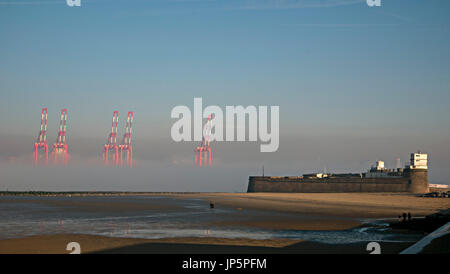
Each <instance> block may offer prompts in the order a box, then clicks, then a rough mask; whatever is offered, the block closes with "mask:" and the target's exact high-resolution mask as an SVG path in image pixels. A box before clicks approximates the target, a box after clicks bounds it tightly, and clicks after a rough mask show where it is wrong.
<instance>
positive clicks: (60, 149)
mask: <svg viewBox="0 0 450 274" xmlns="http://www.w3.org/2000/svg"><path fill="white" fill-rule="evenodd" d="M66 125H67V109H65V108H64V109H62V110H61V120H60V123H59V132H58V137H57V138H56V142H55V143H54V144H53V162H54V163H57V160H58V158H59V157H58V156H61V158H62V163H63V164H65V165H67V143H66Z"/></svg>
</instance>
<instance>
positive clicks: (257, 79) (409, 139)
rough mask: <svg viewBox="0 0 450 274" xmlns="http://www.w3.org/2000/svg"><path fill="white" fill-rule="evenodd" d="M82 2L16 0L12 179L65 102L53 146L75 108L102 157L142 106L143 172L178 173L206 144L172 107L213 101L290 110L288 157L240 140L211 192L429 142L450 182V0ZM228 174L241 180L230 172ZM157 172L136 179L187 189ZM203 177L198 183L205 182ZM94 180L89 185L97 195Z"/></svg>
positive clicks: (9, 4)
mask: <svg viewBox="0 0 450 274" xmlns="http://www.w3.org/2000/svg"><path fill="white" fill-rule="evenodd" d="M81 4H82V6H81V7H72V8H71V7H68V6H67V5H66V4H65V1H64V0H54V1H53V0H48V1H39V0H36V1H33V0H23V1H22V0H14V1H11V0H0V107H1V109H0V114H1V116H0V127H1V128H2V131H1V132H0V147H1V148H0V157H1V158H2V159H3V163H2V164H1V166H2V167H0V168H3V169H4V170H10V169H11V163H8V160H7V159H10V158H11V157H14V158H20V157H25V156H26V155H28V154H29V150H30V147H31V144H32V143H33V140H34V139H35V138H36V137H37V132H38V129H39V115H40V109H41V108H42V107H44V106H46V107H48V108H49V132H48V138H49V140H50V141H51V142H53V139H55V138H56V127H57V123H58V121H57V116H58V112H59V110H60V109H61V108H63V107H67V108H68V109H69V125H68V134H69V136H68V140H69V145H70V146H71V154H72V155H73V157H74V158H76V157H78V158H79V159H80V162H82V161H87V160H83V159H88V158H89V159H90V157H97V156H98V153H97V152H96V151H95V150H96V148H97V147H99V149H98V150H99V151H101V144H102V142H105V141H106V136H107V134H108V131H109V130H110V119H111V115H112V111H113V110H115V109H118V110H119V112H120V113H121V119H122V120H121V123H122V124H121V125H122V126H123V121H124V119H125V118H124V117H125V114H126V112H127V111H128V110H133V111H134V112H135V125H136V128H135V130H136V131H135V133H136V134H135V140H134V141H135V145H136V147H139V149H138V151H137V152H136V157H137V160H138V161H139V160H140V162H141V166H142V167H146V166H149V167H150V166H152V167H154V168H155V170H154V172H155V173H158V172H160V173H161V176H160V178H164V173H166V172H167V171H172V170H173V169H176V168H180V167H179V165H177V164H174V163H179V162H180V161H179V160H180V159H187V158H189V157H191V156H192V155H191V154H192V147H193V145H194V144H175V143H173V142H171V140H170V135H169V129H170V126H171V124H172V123H173V120H171V119H170V110H171V109H172V107H174V106H176V105H188V106H190V107H192V103H193V98H194V97H203V101H204V105H219V106H225V105H244V106H245V105H260V104H261V105H279V106H280V134H281V140H280V150H279V151H278V152H276V153H272V154H270V155H266V154H260V153H258V149H257V148H258V145H257V144H252V143H248V144H243V146H244V147H245V149H247V150H248V153H246V154H245V155H240V154H239V151H236V154H232V153H231V152H230V151H233V150H241V149H240V146H239V145H234V144H217V149H216V157H217V158H218V160H220V161H218V165H217V166H216V167H215V169H213V170H208V171H203V172H204V173H209V175H208V176H213V175H214V174H215V172H217V178H220V179H217V181H218V182H219V183H217V184H212V185H210V186H209V185H208V186H209V187H210V188H209V187H207V190H210V191H215V190H220V191H233V189H234V188H236V185H238V182H239V184H240V183H242V181H245V180H246V176H248V175H249V174H251V173H255V172H256V171H257V170H258V168H259V167H260V166H261V165H262V164H265V165H266V166H268V167H267V168H266V170H269V171H272V173H273V174H274V175H279V174H284V173H289V174H296V173H298V172H310V171H312V170H320V169H322V168H323V167H324V166H327V167H328V170H330V169H331V170H330V171H335V172H345V171H348V170H349V169H350V170H351V171H357V170H361V169H365V168H368V167H369V165H370V163H366V162H367V161H369V160H371V159H373V161H375V160H377V159H385V160H386V161H387V162H389V161H392V162H394V160H393V159H394V158H395V157H402V161H406V160H407V158H408V153H409V152H413V151H415V150H417V149H422V150H424V151H426V152H428V153H430V161H432V169H431V170H430V177H431V178H432V179H433V180H434V181H436V182H444V183H449V182H450V180H449V179H450V178H449V177H448V175H447V174H449V173H450V170H449V168H448V166H450V150H449V147H450V107H449V104H450V77H448V76H449V75H450V62H449V61H450V40H449V39H450V35H449V34H450V33H449V26H450V16H449V15H448V14H449V11H450V3H449V2H448V1H445V0H441V1H439V0H430V1H415V0H411V1H404V0H382V6H381V7H372V8H371V7H368V6H367V5H366V4H365V1H353V0H349V1H346V0H342V1H339V0H334V1H326V0H322V1H313V0H304V1H301V0H285V1H280V0H278V1H272V0H260V1H258V0H252V1H247V0H228V1H227V0H195V1H194V0H192V1H189V0H178V1H177V0H173V1H169V0H127V1H125V0H123V1H122V0H110V1H106V0H84V1H83V0H81ZM122 132H123V129H122V128H120V127H119V135H121V134H122ZM220 147H223V150H222V151H221V150H220V149H219V148H220ZM238 147H239V149H238ZM227 151H228V152H227ZM227 153H228V154H227ZM343 154H345V157H342V155H343ZM234 155H239V159H240V160H241V163H240V164H239V165H238V166H234V163H235V161H236V159H235V158H234V157H235V156H234ZM236 157H237V156H236ZM177 159H178V160H177ZM181 162H183V161H181ZM185 162H186V161H185ZM219 163H220V164H219ZM362 163H363V164H362ZM20 168H24V167H22V166H21V167H20ZM183 168H187V169H188V168H189V167H188V164H186V165H184V166H183ZM228 169H230V170H236V172H235V173H236V174H238V173H239V174H240V175H239V176H240V177H237V175H235V176H233V175H224V174H226V172H224V170H228ZM13 170H14V171H15V170H16V169H14V168H13ZM162 170H164V172H163V171H162ZM237 170H239V171H237ZM11 172H12V171H11ZM30 172H31V171H30ZM103 172H104V170H100V171H98V174H99V175H98V176H102V174H103ZM43 173H44V172H43ZM45 173H46V174H48V172H45ZM232 173H233V172H232ZM203 175H204V174H203ZM203 175H201V176H203ZM42 176H44V175H42ZM46 176H47V175H46ZM145 176H146V174H145V172H144V170H143V171H142V174H140V175H139V176H138V175H136V177H137V178H139V179H136V183H135V184H134V185H133V183H131V185H132V188H133V189H134V190H153V189H155V190H173V189H172V188H176V187H178V186H177V185H176V184H175V183H173V185H172V186H170V187H169V189H165V188H163V187H152V184H151V183H149V184H146V181H145V178H146V177H145ZM196 176H199V175H196V173H193V175H192V176H191V177H190V181H189V182H190V183H188V185H191V186H192V189H194V190H197V189H198V188H200V187H199V186H200V185H201V186H202V189H203V187H204V185H203V184H202V183H198V184H197V183H196V182H200V181H202V180H203V179H201V178H197V177H196ZM156 177H158V176H156ZM8 178H10V179H8V180H10V181H14V178H16V177H15V175H14V173H11V175H10V176H9V177H8ZM93 178H94V177H93ZM93 178H89V177H86V178H85V179H84V181H86V182H87V181H89V183H86V185H84V187H89V186H92V185H91V184H94V185H93V186H92V187H97V186H96V185H95V183H91V182H92V181H93V180H94V179H93ZM95 178H97V177H95ZM175 178H176V177H174V178H171V180H173V181H175V180H176V179H175ZM95 180H98V179H95ZM95 180H94V181H95ZM205 180H206V179H205ZM20 181H21V182H23V187H29V185H28V184H27V179H26V178H22V179H20ZM42 181H49V180H48V178H47V177H45V176H44V177H43V179H42ZM228 181H233V182H236V183H234V184H235V185H233V183H231V185H229V184H230V183H224V182H228ZM205 182H206V181H205ZM55 184H56V183H55ZM155 184H157V183H155ZM205 184H206V183H205ZM219 184H220V185H219ZM2 186H4V187H11V183H9V182H0V188H1V187H2ZM36 187H39V186H36ZM45 187H48V188H52V187H53V185H52V183H49V184H48V185H45ZM68 187H69V186H68Z"/></svg>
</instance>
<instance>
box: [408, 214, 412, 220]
mask: <svg viewBox="0 0 450 274" xmlns="http://www.w3.org/2000/svg"><path fill="white" fill-rule="evenodd" d="M408 222H411V212H408Z"/></svg>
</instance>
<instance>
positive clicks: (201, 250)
mask: <svg viewBox="0 0 450 274" xmlns="http://www.w3.org/2000/svg"><path fill="white" fill-rule="evenodd" d="M367 243H368V242H361V243H351V244H323V243H316V242H307V241H305V242H300V243H296V244H293V245H290V246H286V247H281V248H277V247H261V246H236V245H211V244H180V243H144V244H136V245H130V246H124V247H119V248H112V249H106V250H101V251H96V252H93V253H96V254H369V253H370V252H369V251H367V250H366V247H367ZM412 244H413V243H392V242H382V243H380V245H381V252H382V254H398V253H400V252H401V251H402V250H404V249H405V248H407V247H409V246H410V245H412Z"/></svg>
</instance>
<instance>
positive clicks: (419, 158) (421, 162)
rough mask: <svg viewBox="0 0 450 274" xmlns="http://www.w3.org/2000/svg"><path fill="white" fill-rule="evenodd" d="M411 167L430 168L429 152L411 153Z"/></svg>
mask: <svg viewBox="0 0 450 274" xmlns="http://www.w3.org/2000/svg"><path fill="white" fill-rule="evenodd" d="M409 168H410V169H428V154H425V153H421V152H420V151H419V152H417V153H411V162H410V165H409Z"/></svg>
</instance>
